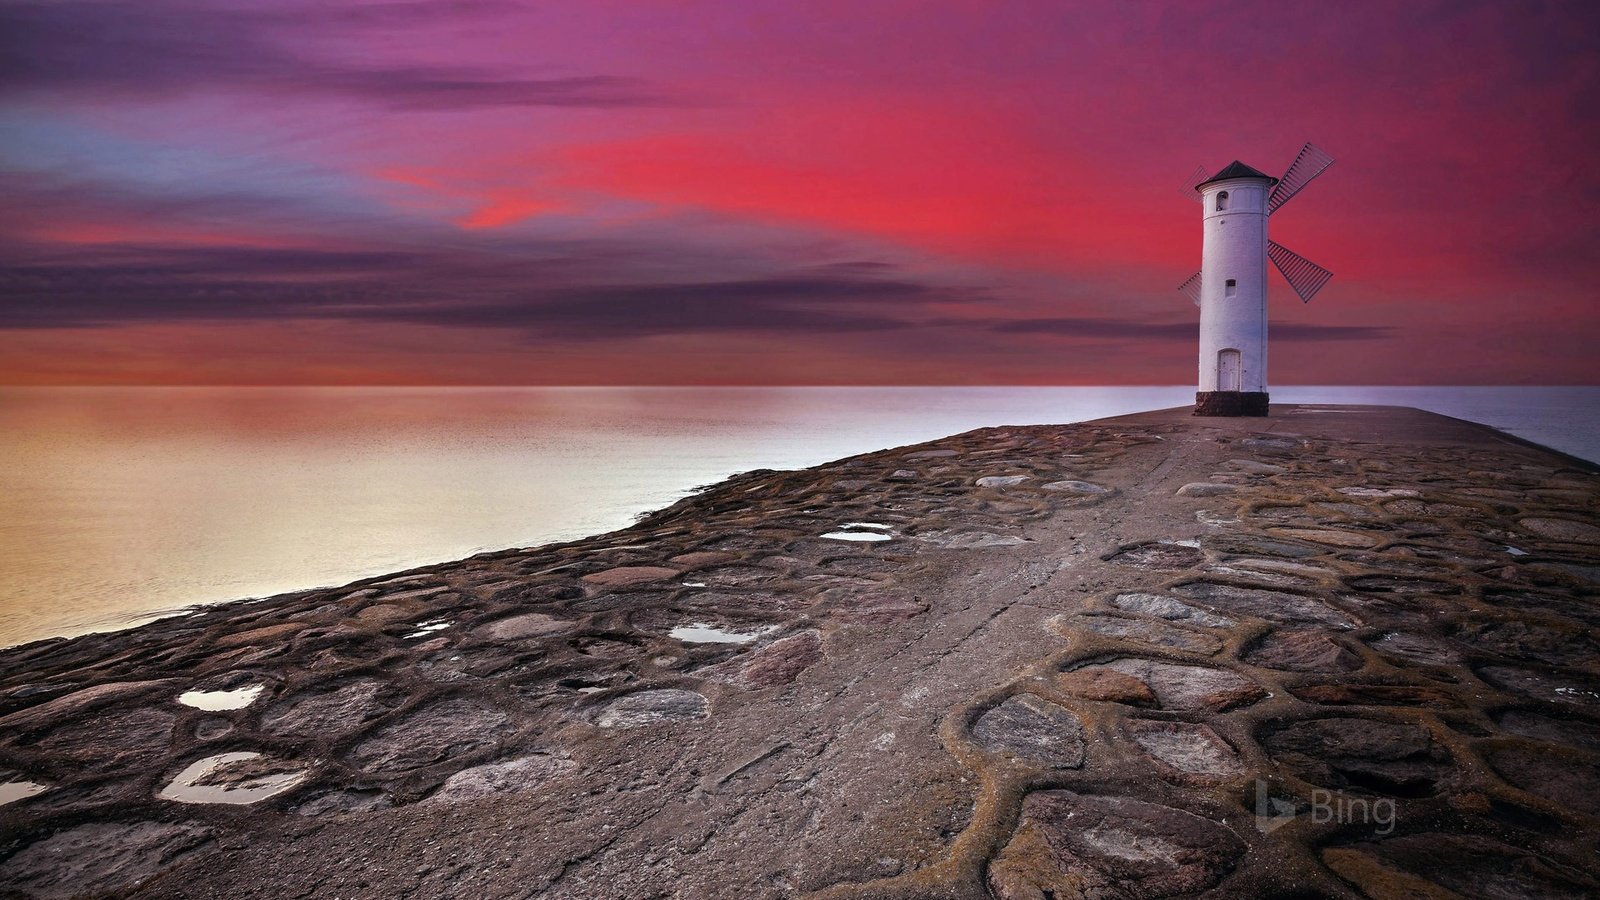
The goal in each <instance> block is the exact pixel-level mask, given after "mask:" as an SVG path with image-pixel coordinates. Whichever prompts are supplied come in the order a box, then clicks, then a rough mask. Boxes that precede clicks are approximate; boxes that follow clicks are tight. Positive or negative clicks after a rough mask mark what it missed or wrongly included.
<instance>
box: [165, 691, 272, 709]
mask: <svg viewBox="0 0 1600 900" xmlns="http://www.w3.org/2000/svg"><path fill="white" fill-rule="evenodd" d="M266 689H267V686H266V685H264V684H252V685H247V686H245V687H242V688H234V689H233V690H231V691H185V692H183V693H182V694H179V695H178V702H179V703H182V704H183V705H184V706H192V707H194V708H195V709H203V710H205V711H206V712H223V711H226V710H230V709H244V708H245V707H246V706H249V705H250V704H252V703H254V702H256V698H257V697H259V696H261V692H262V691H264V690H266Z"/></svg>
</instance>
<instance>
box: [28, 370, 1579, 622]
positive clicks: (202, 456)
mask: <svg viewBox="0 0 1600 900" xmlns="http://www.w3.org/2000/svg"><path fill="white" fill-rule="evenodd" d="M1386 392H1387V393H1386ZM1530 392H1531V393H1530ZM1274 399H1275V400H1278V399H1281V400H1284V401H1287V402H1296V401H1299V402H1304V401H1313V402H1369V403H1371V402H1377V403H1382V402H1399V403H1405V404H1408V405H1418V406H1424V407H1426V408H1430V409H1436V410H1438V411H1440V412H1445V413H1448V414H1451V415H1457V416H1461V417H1463V418H1473V419H1478V420H1480V421H1488V422H1489V423H1490V424H1495V425H1498V426H1501V427H1506V426H1510V427H1511V429H1512V430H1513V431H1516V432H1517V433H1520V434H1523V435H1524V436H1528V437H1532V438H1533V439H1535V440H1543V441H1545V442H1547V443H1552V444H1554V445H1556V446H1561V447H1563V448H1564V449H1567V450H1569V451H1570V452H1576V453H1580V454H1585V453H1587V454H1588V455H1590V456H1591V457H1593V456H1600V453H1597V452H1595V449H1594V448H1596V447H1600V436H1597V434H1596V432H1597V431H1600V425H1597V424H1596V422H1595V416H1594V410H1595V409H1596V408H1597V401H1600V391H1597V390H1596V389H1593V388H1573V389H1540V388H1507V389H1501V388H1484V389H1448V388H1446V389H1440V388H1414V389H1413V388H1327V389H1322V388H1285V389H1280V390H1279V391H1275V392H1274ZM1191 402H1193V390H1192V388H1184V387H1131V388H1130V387H1121V388H956V389H952V388H729V389H722V388H714V389H713V388H707V389H677V388H652V389H630V388H510V389H505V388H416V389H412V388H5V389H0V560H3V563H0V645H4V644H11V643H17V642H21V641H26V640H32V639H36V638H41V637H48V636H52V635H71V634H81V633H85V632H88V631H95V630H104V629H107V628H116V627H124V626H126V625H128V624H130V623H133V622H136V621H138V620H140V619H141V618H150V617H155V616H158V615H161V614H171V613H172V612H173V611H175V610H178V609H181V608H182V607H184V606H186V605H189V604H196V603H206V602H213V601H217V600H223V599H229V598H237V597H258V596H264V595H267V594H272V593H277V592H281V591H288V590H295V589H299V588H306V587H312V586H317V585H330V584H339V583H343V582H346V581H349V580H351V579H355V578H360V577H363V576H368V575H377V574H381V573H383V572H389V571H394V570H397V569H403V568H409V567H412V566H416V565H421V564H424V563H428V562H437V561H442V560H447V559H455V558H459V557H463V556H467V555H470V554H472V553H475V552H479V551H483V550H491V549H499V548H505V547H514V546H532V545H536V544H541V543H545V542H548V541H552V540H570V539H573V538H578V537H582V536H585V535H589V534H595V533H599V532H604V531H610V530H613V529H616V528H620V527H623V526H625V525H627V524H628V523H629V522H630V521H631V520H632V518H633V517H634V516H635V515H637V514H639V513H641V512H645V511H648V510H651V509H656V508H659V507H661V506H664V505H666V504H668V503H670V502H672V501H673V500H674V499H676V498H678V497H681V496H683V494H684V493H686V492H687V491H688V490H690V489H692V488H694V487H696V486H699V485H703V484H709V483H711V482H714V481H717V480H720V479H721V478H724V477H726V476H727V475H730V474H732V473H734V472H738V471H743V470H746V469H752V468H774V469H788V468H796V467H801V466H808V465H814V464H816V463H820V462H824V461H827V460H830V459H835V458H838V457H841V456H847V455H851V454H856V453H863V452H867V451H871V450H878V449H882V448H885V447H892V446H897V445H900V444H906V443H912V442H917V441H923V440H929V439H932V438H936V437H940V436H943V435H946V434H951V433H955V432H960V431H965V430H968V429H971V428H977V427H981V426H986V425H1002V424H1026V423H1044V422H1071V421H1080V420H1083V419H1092V418H1098V417H1103V416H1110V415H1118V414H1122V413H1128V412H1136V411H1139V410H1145V409H1157V408H1161V407H1168V406H1179V405H1183V404H1185V403H1191ZM1541 416H1543V418H1542V419H1541ZM1541 428H1542V429H1544V430H1543V431H1542V432H1541V431H1540V429H1541ZM863 530H865V529H863Z"/></svg>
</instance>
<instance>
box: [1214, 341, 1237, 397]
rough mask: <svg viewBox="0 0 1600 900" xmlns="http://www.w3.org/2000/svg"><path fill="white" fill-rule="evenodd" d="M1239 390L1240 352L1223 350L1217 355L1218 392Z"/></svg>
mask: <svg viewBox="0 0 1600 900" xmlns="http://www.w3.org/2000/svg"><path fill="white" fill-rule="evenodd" d="M1238 389H1239V351H1237V350H1222V351H1219V352H1218V353H1217V390H1219V391H1237V390H1238Z"/></svg>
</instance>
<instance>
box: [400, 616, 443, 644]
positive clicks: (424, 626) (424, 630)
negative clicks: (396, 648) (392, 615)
mask: <svg viewBox="0 0 1600 900" xmlns="http://www.w3.org/2000/svg"><path fill="white" fill-rule="evenodd" d="M449 627H450V623H449V622H448V621H446V620H444V619H435V620H433V621H432V622H422V623H420V624H418V625H417V630H416V631H413V632H411V633H410V634H408V635H405V636H404V639H405V640H408V641H414V640H416V639H417V638H423V637H427V636H428V635H430V634H433V633H434V632H435V631H443V630H445V629H446V628H449Z"/></svg>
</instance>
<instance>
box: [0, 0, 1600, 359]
mask: <svg viewBox="0 0 1600 900" xmlns="http://www.w3.org/2000/svg"><path fill="white" fill-rule="evenodd" d="M1592 8H1593V6H1592V4H1589V3H1542V4H1541V3H1526V4H1524V3H1519V4H1510V3H1499V2H1497V3H1482V4H1474V3H1459V2H1438V3H1423V2H1408V3H1396V2H1382V3H1366V2H1346V3H1337V4H1330V3H1326V2H1319V3H1288V2H1271V3H1268V2H1233V3H1178V2H1169V3H1128V2H1107V3H1064V2H1060V0H1052V2H1037V3H1033V2H993V0H990V2H916V3H912V2H887V0H886V2H871V0H867V2H862V0H856V2H851V3H835V2H816V0H813V2H807V3H794V2H768V0H740V2H652V0H629V2H617V0H585V2H583V3H581V4H537V5H534V4H527V5H522V4H506V3H497V2H465V3H462V2H454V3H443V2H434V0H416V2H406V0H400V2H377V3H345V4H329V3H317V4H313V3H310V2H305V3H304V5H296V4H295V2H293V0H289V2H283V0H273V2H265V0H261V2H231V0H230V2H217V0H213V2H206V3H197V2H175V0H141V2H127V3H120V4H119V3H114V2H92V3H90V2H76V0H63V2H40V3H26V2H24V3H17V2H8V3H6V4H5V5H4V6H0V35H3V36H0V54H3V55H4V58H5V59H6V60H7V63H6V65H5V66H4V67H0V162H3V163H4V165H3V166H0V193H3V197H0V199H3V203H4V208H5V209H6V210H7V214H6V215H5V216H4V217H3V221H0V265H3V272H0V383H10V384H64V383H74V384H76V383H221V384H276V383H297V384H298V383H306V384H315V383H333V384H342V383H356V384H434V383H436V384H653V383H661V384H699V383H713V384H728V383H735V384H737V383H756V384H769V383H770V384H820V383H828V384H852V383H855V384H999V383H1025V384H1115V383H1134V384H1138V383H1146V384H1183V383H1188V382H1189V381H1191V380H1192V379H1193V376H1194V365H1195V363H1194V353H1195V324H1194V323H1195V319H1196V310H1195V309H1194V307H1193V306H1191V305H1190V304H1189V303H1188V301H1187V300H1186V299H1185V298H1184V297H1183V296H1182V295H1180V294H1179V293H1177V292H1176V290H1175V287H1176V285H1177V284H1178V283H1180V282H1181V281H1183V280H1184V278H1186V277H1187V276H1188V275H1189V274H1190V273H1191V272H1193V271H1194V270H1195V269H1196V268H1197V267H1198V260H1199V250H1200V247H1199V242H1200V222H1199V215H1198V213H1199V207H1198V206H1197V205H1195V204H1194V203H1192V202H1190V201H1188V200H1185V199H1184V198H1183V197H1182V196H1180V188H1181V186H1182V184H1183V182H1184V179H1185V177H1186V176H1187V175H1188V174H1189V173H1190V172H1191V171H1192V170H1193V169H1194V168H1195V167H1196V165H1204V166H1206V167H1208V169H1209V170H1212V171H1214V170H1216V169H1218V168H1220V167H1221V166H1223V165H1225V164H1226V163H1228V162H1229V161H1231V160H1233V159H1235V158H1238V159H1241V160H1243V161H1244V162H1246V163H1248V164H1250V165H1253V166H1255V167H1257V168H1260V169H1263V170H1265V171H1268V172H1271V173H1277V172H1281V171H1282V169H1283V168H1284V167H1286V166H1287V165H1288V163H1289V161H1290V160H1291V159H1292V158H1293V156H1294V153H1295V152H1296V150H1297V149H1298V148H1299V147H1300V145H1301V144H1302V143H1303V142H1305V141H1307V140H1310V141H1313V142H1315V143H1316V144H1318V145H1319V146H1321V147H1322V148H1324V149H1326V150H1328V151H1329V152H1330V153H1332V154H1333V155H1334V156H1335V157H1336V158H1337V159H1338V162H1337V163H1336V164H1335V165H1334V166H1333V168H1332V169H1330V170H1329V171H1328V172H1327V173H1326V174H1325V175H1324V176H1323V177H1322V178H1320V179H1319V180H1318V181H1317V182H1316V183H1314V184H1313V185H1312V186H1311V187H1309V188H1308V189H1307V190H1306V191H1305V192H1304V193H1303V194H1301V195H1300V196H1299V197H1297V198H1296V199H1295V200H1294V201H1293V202H1292V203H1291V204H1289V205H1288V206H1286V207H1284V209H1283V210H1282V212H1280V213H1279V214H1277V215H1275V216H1274V217H1273V222H1272V234H1273V237H1274V239H1276V240H1278V241H1279V242H1281V243H1283V244H1285V245H1287V246H1288V247H1290V248H1292V249H1293V250H1295V251H1296V252H1298V253H1300V254H1301V255H1303V256H1306V257H1308V258H1310V259H1311V260H1313V261H1315V262H1317V263H1320V264H1321V265H1323V266H1325V267H1327V268H1329V269H1332V270H1333V271H1334V272H1335V273H1336V275H1335V278H1334V280H1333V281H1332V282H1331V283H1330V284H1329V286H1328V287H1327V288H1325V289H1324V290H1323V292H1322V293H1321V294H1319V295H1318V296H1317V298H1316V299H1315V301H1313V302H1312V303H1311V304H1310V305H1302V304H1301V303H1300V302H1299V301H1298V300H1297V299H1296V298H1295V297H1294V295H1293V294H1292V292H1290V290H1289V289H1288V287H1287V285H1285V284H1284V283H1283V282H1282V281H1281V280H1279V279H1278V278H1277V276H1273V279H1274V280H1273V282H1272V288H1271V290H1272V296H1271V299H1270V306H1271V309H1272V316H1273V331H1272V335H1273V337H1272V341H1273V354H1272V366H1273V368H1272V372H1271V379H1272V381H1274V382H1276V383H1280V384H1283V383H1300V384H1307V383H1313V384H1339V383H1351V384H1418V383H1421V384H1428V383H1434V384H1502V383H1531V384H1554V383H1584V384H1592V383H1597V382H1600V363H1597V362H1596V358H1597V354H1596V352H1595V349H1594V348H1595V347H1596V346H1597V345H1600V304H1597V303H1596V302H1595V301H1596V296H1595V294H1596V288H1595V286H1596V285H1597V284H1600V247H1597V246H1596V244H1597V228H1596V225H1597V207H1600V174H1597V172H1600V170H1597V167H1596V165H1595V163H1594V147H1595V146H1596V145H1597V143H1600V128H1597V124H1596V115H1597V113H1596V111H1597V110H1600V97H1597V91H1596V85H1597V84H1600V53H1597V48H1596V43H1595V37H1594V36H1595V34H1596V25H1597V24H1600V15H1597V14H1596V13H1594V12H1591V11H1590V10H1591V9H1592Z"/></svg>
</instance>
